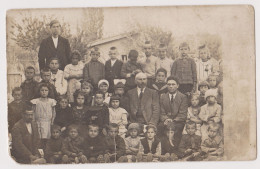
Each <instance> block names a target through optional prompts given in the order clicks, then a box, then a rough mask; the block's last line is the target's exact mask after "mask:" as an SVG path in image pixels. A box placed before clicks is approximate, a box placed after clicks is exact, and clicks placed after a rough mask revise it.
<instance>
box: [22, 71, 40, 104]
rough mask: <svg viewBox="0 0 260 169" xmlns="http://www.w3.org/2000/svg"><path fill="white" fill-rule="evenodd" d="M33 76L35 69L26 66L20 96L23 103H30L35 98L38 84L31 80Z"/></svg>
mask: <svg viewBox="0 0 260 169" xmlns="http://www.w3.org/2000/svg"><path fill="white" fill-rule="evenodd" d="M34 76H35V69H34V67H32V66H28V67H27V68H26V69H25V81H24V82H23V83H22V84H21V88H22V89H23V90H22V95H23V100H24V101H30V100H32V99H33V98H35V97H36V94H37V86H38V82H36V81H35V80H34V79H33V78H34Z"/></svg>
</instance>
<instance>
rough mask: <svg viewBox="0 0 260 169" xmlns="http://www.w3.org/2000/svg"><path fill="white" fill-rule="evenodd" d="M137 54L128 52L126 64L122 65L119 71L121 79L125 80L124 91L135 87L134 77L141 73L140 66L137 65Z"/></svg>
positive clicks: (134, 51)
mask: <svg viewBox="0 0 260 169" xmlns="http://www.w3.org/2000/svg"><path fill="white" fill-rule="evenodd" d="M137 57H138V52H137V51H136V50H130V52H129V54H128V59H129V61H127V63H124V64H123V66H122V70H121V77H122V78H125V79H126V83H125V91H128V90H130V89H133V88H135V87H136V84H135V75H136V74H138V73H140V72H142V66H141V64H140V63H137Z"/></svg>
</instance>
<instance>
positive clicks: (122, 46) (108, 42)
mask: <svg viewBox="0 0 260 169" xmlns="http://www.w3.org/2000/svg"><path fill="white" fill-rule="evenodd" d="M137 36H138V33H124V34H120V35H116V36H112V37H108V38H102V39H98V40H95V41H93V42H91V43H90V44H89V45H88V47H89V48H92V47H98V48H99V50H100V53H101V54H100V55H101V57H100V61H101V62H103V63H104V62H105V61H107V60H108V59H109V55H108V53H109V50H110V48H111V47H112V46H115V47H116V48H117V49H118V53H119V56H118V57H119V58H118V59H119V60H122V61H124V62H126V61H127V57H128V53H129V51H130V49H131V46H133V41H132V39H134V38H137ZM89 60H90V58H87V61H86V62H88V61H89Z"/></svg>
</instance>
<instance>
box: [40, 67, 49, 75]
mask: <svg viewBox="0 0 260 169" xmlns="http://www.w3.org/2000/svg"><path fill="white" fill-rule="evenodd" d="M43 73H51V69H50V68H48V67H45V68H43V69H42V70H41V75H42V74H43Z"/></svg>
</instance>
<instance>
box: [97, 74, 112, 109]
mask: <svg viewBox="0 0 260 169" xmlns="http://www.w3.org/2000/svg"><path fill="white" fill-rule="evenodd" d="M108 89H109V83H108V81H107V80H105V79H102V80H100V81H99V82H98V90H100V91H102V92H103V93H104V95H105V100H104V103H105V104H106V105H107V106H108V105H109V102H110V97H111V95H112V94H111V93H108Z"/></svg>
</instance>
